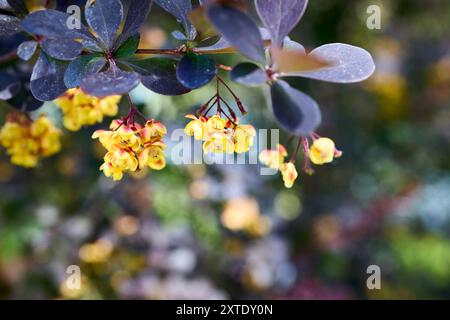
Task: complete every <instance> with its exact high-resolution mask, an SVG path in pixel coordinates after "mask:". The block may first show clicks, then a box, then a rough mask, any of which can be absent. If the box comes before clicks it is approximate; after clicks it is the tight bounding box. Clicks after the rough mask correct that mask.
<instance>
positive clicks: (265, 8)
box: [255, 0, 308, 45]
mask: <svg viewBox="0 0 450 320" xmlns="http://www.w3.org/2000/svg"><path fill="white" fill-rule="evenodd" d="M255 3H256V10H257V11H258V14H259V16H260V18H261V20H262V22H263V23H264V25H265V26H266V28H267V29H268V31H269V32H270V35H271V38H272V41H273V42H274V43H275V44H276V45H281V44H282V43H283V40H284V38H285V37H286V36H287V35H288V34H289V32H291V30H292V29H293V28H294V27H295V25H296V24H297V23H298V22H299V21H300V19H301V18H302V16H303V14H304V13H305V10H306V6H307V4H308V0H289V1H286V0H255Z"/></svg>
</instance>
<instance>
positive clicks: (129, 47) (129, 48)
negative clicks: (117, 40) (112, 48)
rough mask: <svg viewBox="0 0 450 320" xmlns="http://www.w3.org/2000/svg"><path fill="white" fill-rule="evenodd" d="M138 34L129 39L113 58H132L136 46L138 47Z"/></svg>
mask: <svg viewBox="0 0 450 320" xmlns="http://www.w3.org/2000/svg"><path fill="white" fill-rule="evenodd" d="M140 38H141V37H140V35H139V33H137V34H135V35H133V36H131V37H129V38H128V39H127V40H126V41H125V42H124V43H123V44H122V45H121V46H120V47H119V49H117V50H116V52H114V57H116V58H127V57H129V56H132V55H133V54H134V53H135V52H136V50H137V48H138V46H139V40H140Z"/></svg>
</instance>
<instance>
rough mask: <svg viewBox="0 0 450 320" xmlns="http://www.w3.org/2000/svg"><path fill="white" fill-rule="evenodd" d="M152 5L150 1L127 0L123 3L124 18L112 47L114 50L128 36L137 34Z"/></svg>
mask: <svg viewBox="0 0 450 320" xmlns="http://www.w3.org/2000/svg"><path fill="white" fill-rule="evenodd" d="M152 3H153V2H152V0H127V1H125V2H124V5H125V4H126V5H127V6H126V7H125V12H126V15H125V16H126V18H125V23H124V25H123V29H122V32H121V34H120V36H119V38H118V40H117V41H116V44H115V45H114V47H115V48H118V47H120V46H121V45H122V43H123V42H125V41H126V40H127V39H128V38H129V37H130V36H133V35H135V34H136V33H138V32H139V30H140V28H141V27H142V25H143V24H144V22H145V20H146V19H147V16H148V14H149V13H150V9H151V7H152Z"/></svg>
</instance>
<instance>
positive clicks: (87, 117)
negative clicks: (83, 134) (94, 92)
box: [54, 88, 120, 131]
mask: <svg viewBox="0 0 450 320" xmlns="http://www.w3.org/2000/svg"><path fill="white" fill-rule="evenodd" d="M119 101H120V96H109V97H104V98H97V97H93V96H89V95H87V94H85V93H84V92H83V91H82V90H81V89H78V88H73V89H69V90H67V91H66V93H65V94H63V95H62V96H61V97H59V98H57V99H56V100H55V101H54V102H55V104H56V105H57V106H58V107H59V108H60V109H61V110H62V111H63V113H64V118H63V124H64V126H65V127H66V128H67V129H68V130H71V131H77V130H79V129H80V128H81V127H82V126H86V125H93V124H95V123H97V122H102V121H103V117H104V116H114V115H116V114H117V111H118V103H119Z"/></svg>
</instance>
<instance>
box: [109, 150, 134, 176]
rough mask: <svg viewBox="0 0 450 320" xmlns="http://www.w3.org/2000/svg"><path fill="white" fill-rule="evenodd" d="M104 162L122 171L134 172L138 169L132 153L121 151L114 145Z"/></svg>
mask: <svg viewBox="0 0 450 320" xmlns="http://www.w3.org/2000/svg"><path fill="white" fill-rule="evenodd" d="M104 160H105V162H109V163H111V164H113V165H114V166H115V167H117V168H119V169H121V170H122V171H125V170H131V171H136V169H137V167H138V160H137V159H136V156H135V154H134V152H132V151H128V150H125V149H122V148H121V147H119V146H117V145H114V146H113V147H112V149H111V150H110V151H108V152H107V153H106V155H105V158H104Z"/></svg>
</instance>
